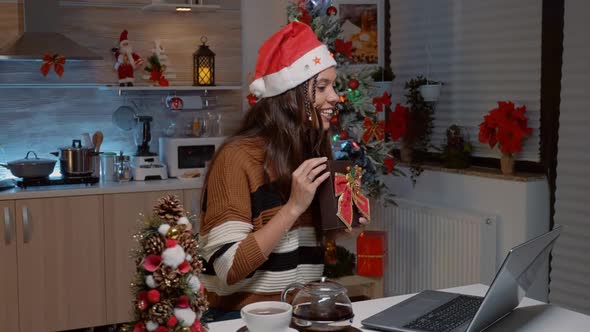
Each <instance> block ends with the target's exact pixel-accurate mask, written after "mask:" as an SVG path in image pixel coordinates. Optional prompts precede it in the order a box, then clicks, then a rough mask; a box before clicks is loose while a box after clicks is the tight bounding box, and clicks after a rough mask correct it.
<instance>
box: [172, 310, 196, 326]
mask: <svg viewBox="0 0 590 332" xmlns="http://www.w3.org/2000/svg"><path fill="white" fill-rule="evenodd" d="M174 316H176V318H177V319H178V323H180V326H184V327H189V326H191V325H193V323H194V322H195V319H197V314H195V313H194V312H193V311H192V310H191V309H190V308H186V309H182V308H174Z"/></svg>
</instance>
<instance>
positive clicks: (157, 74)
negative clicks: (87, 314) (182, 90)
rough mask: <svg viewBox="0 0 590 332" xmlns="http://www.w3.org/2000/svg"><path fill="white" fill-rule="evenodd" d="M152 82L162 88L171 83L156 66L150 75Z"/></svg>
mask: <svg viewBox="0 0 590 332" xmlns="http://www.w3.org/2000/svg"><path fill="white" fill-rule="evenodd" d="M150 81H152V82H157V83H158V85H160V86H168V85H170V82H168V80H167V79H166V77H164V75H163V74H162V71H160V70H159V68H156V66H154V68H153V69H152V72H151V73H150Z"/></svg>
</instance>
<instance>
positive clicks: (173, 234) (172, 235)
mask: <svg viewBox="0 0 590 332" xmlns="http://www.w3.org/2000/svg"><path fill="white" fill-rule="evenodd" d="M180 234H182V230H181V229H180V227H178V226H172V227H170V229H169V230H168V232H167V233H166V237H167V238H169V239H174V240H176V239H177V238H178V237H179V236H180Z"/></svg>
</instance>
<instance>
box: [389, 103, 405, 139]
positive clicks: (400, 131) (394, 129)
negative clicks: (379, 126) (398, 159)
mask: <svg viewBox="0 0 590 332" xmlns="http://www.w3.org/2000/svg"><path fill="white" fill-rule="evenodd" d="M408 111H409V110H408V108H407V107H405V106H402V105H400V104H396V105H395V109H394V111H393V113H391V114H390V115H389V120H388V121H387V128H386V131H387V132H388V133H389V134H390V135H391V139H393V140H394V141H397V140H398V139H400V138H402V137H404V135H405V134H406V131H407V128H408Z"/></svg>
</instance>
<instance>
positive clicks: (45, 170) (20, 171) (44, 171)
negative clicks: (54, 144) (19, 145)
mask: <svg viewBox="0 0 590 332" xmlns="http://www.w3.org/2000/svg"><path fill="white" fill-rule="evenodd" d="M31 153H32V154H33V155H34V156H35V158H29V154H31ZM55 162H56V160H51V159H43V158H39V157H37V154H36V153H35V152H34V151H29V152H27V155H26V156H25V158H24V159H19V160H13V161H9V162H8V163H6V164H0V166H2V167H5V168H8V169H9V170H10V172H11V173H12V175H14V176H16V177H19V178H44V177H47V176H49V174H51V172H53V169H54V168H55Z"/></svg>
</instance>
